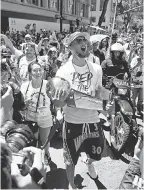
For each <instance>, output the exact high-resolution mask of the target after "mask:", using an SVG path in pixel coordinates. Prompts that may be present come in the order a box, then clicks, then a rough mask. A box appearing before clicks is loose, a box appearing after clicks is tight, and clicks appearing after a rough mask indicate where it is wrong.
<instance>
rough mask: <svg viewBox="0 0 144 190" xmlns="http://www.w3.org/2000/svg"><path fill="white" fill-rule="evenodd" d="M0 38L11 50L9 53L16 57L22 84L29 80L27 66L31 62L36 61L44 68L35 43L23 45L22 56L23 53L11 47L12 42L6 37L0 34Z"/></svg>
mask: <svg viewBox="0 0 144 190" xmlns="http://www.w3.org/2000/svg"><path fill="white" fill-rule="evenodd" d="M1 37H2V38H3V39H4V41H5V44H6V47H8V48H9V49H10V50H11V52H12V53H13V54H14V55H15V56H16V58H17V60H18V64H17V67H18V69H19V74H20V78H21V80H22V82H25V81H28V80H29V76H28V65H29V64H30V63H31V62H35V61H38V62H39V63H40V64H42V65H43V66H44V67H45V63H44V62H43V61H42V60H41V59H40V56H38V55H37V51H36V46H35V43H31V42H29V43H27V44H25V46H26V47H25V50H24V54H23V52H21V51H20V50H18V49H16V48H15V47H14V46H13V44H12V42H11V41H10V40H9V39H8V38H7V36H5V35H3V34H2V35H1Z"/></svg>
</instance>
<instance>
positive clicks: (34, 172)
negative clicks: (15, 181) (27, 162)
mask: <svg viewBox="0 0 144 190" xmlns="http://www.w3.org/2000/svg"><path fill="white" fill-rule="evenodd" d="M29 174H30V175H31V177H32V179H33V181H34V182H35V183H36V184H38V185H40V186H44V185H45V180H44V177H43V175H42V174H41V173H40V171H39V170H38V169H37V168H31V169H30V171H29Z"/></svg>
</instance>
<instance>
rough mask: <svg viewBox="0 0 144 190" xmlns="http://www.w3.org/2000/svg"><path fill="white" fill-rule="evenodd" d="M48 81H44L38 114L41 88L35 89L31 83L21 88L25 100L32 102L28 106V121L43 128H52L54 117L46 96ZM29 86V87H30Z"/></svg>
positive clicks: (26, 83) (24, 84)
mask: <svg viewBox="0 0 144 190" xmlns="http://www.w3.org/2000/svg"><path fill="white" fill-rule="evenodd" d="M46 84H47V81H46V80H43V86H42V89H41V94H40V98H39V103H38V108H37V112H38V113H36V106H37V101H38V96H39V92H40V88H33V87H32V84H31V82H25V83H23V84H22V86H21V92H22V94H23V96H24V100H25V101H26V100H31V103H30V104H29V106H28V109H27V111H26V112H25V114H26V115H25V116H26V119H27V120H30V121H35V122H38V125H39V126H40V127H42V128H46V127H51V126H52V125H53V124H52V115H51V111H50V99H49V97H48V96H47V94H46ZM28 86H29V87H28Z"/></svg>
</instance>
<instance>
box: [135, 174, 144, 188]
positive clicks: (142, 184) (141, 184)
mask: <svg viewBox="0 0 144 190" xmlns="http://www.w3.org/2000/svg"><path fill="white" fill-rule="evenodd" d="M133 188H135V189H137V190H142V189H144V179H142V178H140V177H139V176H137V175H136V176H135V178H134V180H133Z"/></svg>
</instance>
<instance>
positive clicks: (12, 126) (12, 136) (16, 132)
mask: <svg viewBox="0 0 144 190" xmlns="http://www.w3.org/2000/svg"><path fill="white" fill-rule="evenodd" d="M1 131H2V132H1V133H2V135H3V136H5V140H6V143H7V144H8V146H9V147H10V149H11V150H12V152H13V153H18V152H19V151H20V150H22V149H23V148H25V147H28V146H33V143H34V140H35V139H34V134H33V132H32V131H31V129H30V127H29V126H28V125H26V124H17V123H16V122H15V121H7V122H6V123H5V124H4V125H3V126H2V130H1Z"/></svg>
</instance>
